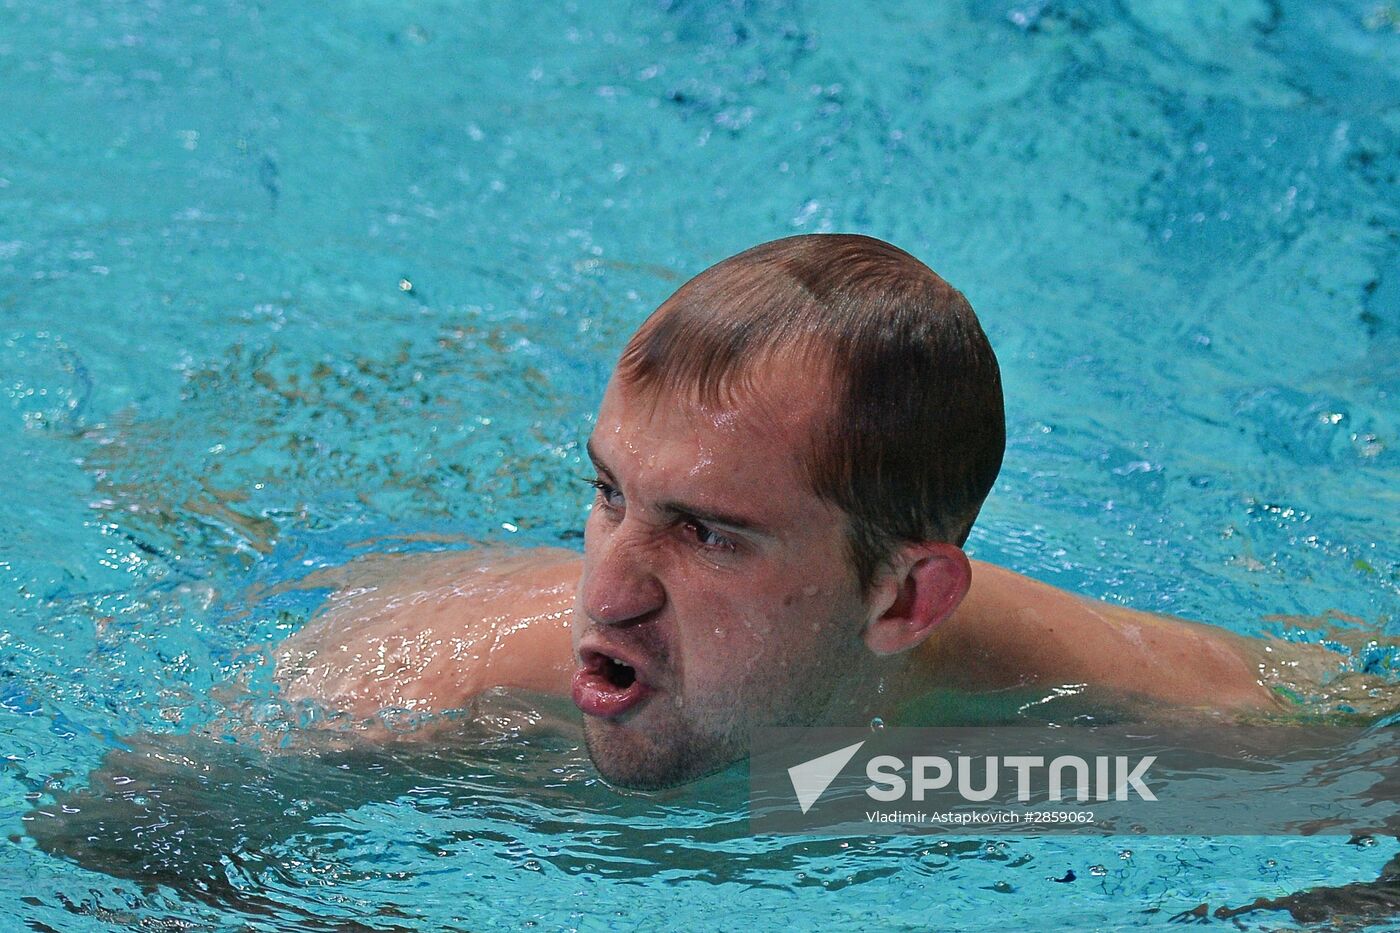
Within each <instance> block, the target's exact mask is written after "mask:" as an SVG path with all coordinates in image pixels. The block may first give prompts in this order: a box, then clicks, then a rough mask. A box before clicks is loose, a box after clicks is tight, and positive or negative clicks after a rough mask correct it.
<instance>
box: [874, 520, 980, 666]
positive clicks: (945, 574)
mask: <svg viewBox="0 0 1400 933" xmlns="http://www.w3.org/2000/svg"><path fill="white" fill-rule="evenodd" d="M892 565H893V566H892V569H891V571H890V572H889V574H888V576H887V577H886V578H885V579H883V580H881V581H880V582H879V583H877V584H876V585H875V587H874V593H873V598H872V599H871V611H872V616H871V619H870V621H869V622H867V623H866V626H865V631H864V632H862V633H861V638H862V639H863V640H864V641H865V646H866V647H867V648H869V649H870V650H871V651H873V652H875V653H876V654H878V655H893V654H899V653H900V652H903V651H909V650H910V649H912V648H915V647H917V646H918V645H919V644H920V643H922V642H923V640H924V639H925V638H928V637H929V635H930V634H932V632H933V629H934V627H935V626H936V625H938V624H939V623H940V622H942V621H944V620H945V619H947V618H948V617H949V616H951V615H952V614H953V611H954V610H955V609H957V608H958V604H959V603H961V602H962V601H963V597H964V596H966V595H967V591H968V589H969V588H970V587H971V586H972V565H971V564H970V563H969V562H968V559H967V555H966V554H964V553H963V551H962V548H960V547H957V546H956V545H953V544H947V543H943V542H929V543H925V544H916V545H910V546H908V547H906V548H903V549H901V550H900V551H899V553H898V554H896V555H895V559H894V561H892Z"/></svg>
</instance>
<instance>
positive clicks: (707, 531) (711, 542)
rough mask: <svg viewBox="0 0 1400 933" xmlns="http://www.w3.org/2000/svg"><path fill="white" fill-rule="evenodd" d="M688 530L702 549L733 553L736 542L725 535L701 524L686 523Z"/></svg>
mask: <svg viewBox="0 0 1400 933" xmlns="http://www.w3.org/2000/svg"><path fill="white" fill-rule="evenodd" d="M685 527H686V530H687V531H689V532H690V533H691V534H692V535H694V536H695V541H696V543H697V544H699V545H700V546H701V547H703V548H706V549H707V550H711V551H732V550H734V542H733V541H732V540H730V539H729V538H726V537H725V536H724V535H722V534H720V533H719V532H718V531H715V530H714V529H713V528H709V527H707V526H705V525H702V524H701V523H700V522H686V524H685Z"/></svg>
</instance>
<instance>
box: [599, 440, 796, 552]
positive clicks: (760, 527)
mask: <svg viewBox="0 0 1400 933" xmlns="http://www.w3.org/2000/svg"><path fill="white" fill-rule="evenodd" d="M584 449H585V450H587V451H588V459H589V460H592V461H593V466H594V467H595V468H596V469H597V470H598V472H599V473H601V474H603V475H604V476H607V477H612V476H613V471H612V470H610V469H608V465H607V464H606V463H604V462H603V460H602V458H601V457H600V456H599V455H598V450H597V448H595V447H594V446H593V439H592V438H589V439H588V443H587V444H585V445H584ZM656 507H657V509H658V511H660V512H663V513H665V514H667V515H671V516H675V517H680V518H693V519H696V520H697V521H699V522H701V523H702V524H705V525H719V526H721V527H724V528H730V529H733V530H734V531H743V532H748V533H749V534H753V535H759V536H762V537H770V536H771V535H772V532H770V531H769V530H768V528H767V526H765V525H764V524H763V523H762V522H758V521H755V520H754V519H751V518H748V517H747V516H744V515H736V514H735V513H733V512H721V511H716V510H714V509H706V508H701V507H700V506H694V505H688V504H686V503H684V502H676V501H674V500H671V501H666V502H659V503H657V506H656Z"/></svg>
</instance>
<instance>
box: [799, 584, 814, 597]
mask: <svg viewBox="0 0 1400 933" xmlns="http://www.w3.org/2000/svg"><path fill="white" fill-rule="evenodd" d="M817 592H818V591H817V585H816V584H815V583H809V584H807V585H806V586H804V587H803V588H802V595H803V596H809V597H810V596H816V595H817Z"/></svg>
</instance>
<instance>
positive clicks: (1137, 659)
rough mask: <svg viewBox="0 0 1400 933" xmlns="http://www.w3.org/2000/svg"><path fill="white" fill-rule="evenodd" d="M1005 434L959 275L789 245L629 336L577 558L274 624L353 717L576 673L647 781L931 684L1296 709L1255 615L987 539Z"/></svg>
mask: <svg viewBox="0 0 1400 933" xmlns="http://www.w3.org/2000/svg"><path fill="white" fill-rule="evenodd" d="M1004 446H1005V426H1004V416H1003V409H1002V393H1001V380H1000V373H999V369H998V366H997V361H996V357H995V356H994V355H993V353H992V349H991V347H990V346H989V345H988V343H987V339H986V337H985V335H984V334H983V332H982V328H981V326H980V325H979V323H978V321H977V318H976V316H975V315H974V314H973V311H972V308H971V307H970V306H969V305H968V303H967V301H966V300H965V299H964V298H963V296H962V294H960V293H959V292H958V291H956V290H955V289H954V288H952V287H951V286H950V285H948V284H947V283H946V282H944V281H943V279H941V278H940V277H939V276H937V275H936V274H935V273H934V272H933V271H932V270H930V269H929V268H928V267H927V266H925V265H924V264H923V263H921V262H919V261H918V260H917V259H915V258H914V257H912V256H910V255H909V254H907V253H905V252H903V251H901V250H899V249H896V248H895V247H893V246H891V245H889V244H887V243H884V242H881V241H879V240H875V239H871V238H869V237H863V236H853V235H813V236H800V237H792V238H788V239H783V240H778V241H775V242H772V243H766V244H763V245H761V246H758V247H755V248H753V249H750V250H748V251H746V252H744V253H741V254H739V255H737V256H734V257H732V258H730V259H727V260H725V261H723V262H721V263H719V264H718V265H716V266H714V267H712V268H710V269H708V270H706V271H704V272H702V273H701V274H700V275H698V276H696V277H695V278H694V279H692V280H691V281H689V282H687V283H686V284H685V285H684V286H682V287H681V288H680V290H679V291H677V292H676V293H675V294H674V295H673V296H672V297H671V298H669V299H668V300H667V301H666V302H665V303H664V304H662V305H661V307H660V308H659V309H657V311H656V312H655V313H654V314H652V316H651V317H650V318H648V319H647V321H646V322H645V323H644V324H643V325H642V326H641V328H640V329H639V330H638V331H637V333H636V334H635V335H634V336H633V337H632V339H631V341H630V342H629V343H628V344H627V347H626V348H625V349H624V351H623V353H622V357H621V360H620V361H619V363H618V365H617V368H616V370H615V371H614V373H613V375H612V378H611V380H610V381H609V383H608V386H607V390H606V392H605V394H604V396H603V401H602V405H601V407H600V409H599V412H598V417H597V421H596V425H595V428H594V430H593V434H592V437H591V438H590V440H589V442H588V455H589V458H590V459H591V460H592V463H593V467H594V470H595V471H596V477H595V479H594V486H595V487H596V498H595V500H594V504H593V509H592V512H591V513H590V516H589V518H588V522H587V527H586V531H585V536H584V551H583V555H582V558H581V559H580V557H579V556H578V555H576V554H574V553H572V552H568V551H562V550H552V549H547V550H540V551H533V552H525V553H514V554H508V555H499V554H497V555H493V554H491V553H489V552H475V553H471V552H468V553H461V552H458V553H449V554H439V555H427V556H425V555H415V556H412V557H405V558H400V559H391V560H383V561H380V562H379V563H378V564H376V565H370V566H365V567H362V568H359V569H358V571H357V573H358V576H356V574H355V573H354V572H352V574H351V576H350V577H349V578H348V579H346V580H344V582H343V586H342V587H341V589H340V591H339V592H338V593H337V594H335V595H334V596H333V597H332V598H331V600H330V602H329V605H328V608H327V610H326V611H325V612H324V613H322V615H321V616H320V617H319V618H318V619H317V620H315V621H313V622H312V623H311V624H309V625H308V626H307V627H306V628H305V629H304V630H303V631H301V632H299V633H298V634H297V635H295V636H294V637H293V638H291V639H290V640H289V641H288V642H287V643H286V644H285V645H284V646H282V647H281V648H280V649H279V652H278V661H279V678H280V679H281V681H282V683H283V685H284V689H285V692H286V694H287V695H288V696H289V697H291V698H293V699H297V698H309V699H313V700H315V701H317V702H318V703H321V704H324V705H326V706H330V707H334V708H339V709H343V710H346V711H348V712H351V713H353V714H355V715H360V716H369V715H372V714H373V713H375V712H376V711H378V710H380V709H383V708H386V707H401V708H408V709H414V710H420V711H435V710H447V709H453V708H460V707H464V706H466V705H468V703H469V702H470V701H471V699H472V698H473V697H475V696H477V695H478V694H480V693H482V692H483V691H485V690H488V689H491V688H494V687H507V688H520V689H524V690H532V691H539V692H545V693H552V694H559V695H569V696H571V697H572V699H573V702H574V704H575V705H576V706H577V707H578V708H579V710H581V711H582V713H583V718H584V730H585V736H586V739H587V744H588V748H589V753H590V755H591V756H592V758H593V761H594V763H595V765H596V766H597V768H598V770H599V772H600V773H601V774H602V775H603V776H604V777H605V778H607V779H608V780H609V781H611V782H614V783H616V784H619V785H623V786H630V787H643V788H648V787H650V788H654V787H663V786H669V785H673V784H679V783H683V782H686V781H689V780H692V779H695V778H697V777H699V776H701V775H704V774H707V773H710V772H713V771H715V770H718V769H720V768H723V767H725V766H727V765H729V764H731V763H732V762H735V761H737V760H739V759H742V758H743V757H745V756H746V755H747V754H748V742H749V738H748V736H749V733H750V730H751V729H753V728H755V727H759V726H769V725H812V724H828V725H855V724H864V723H867V722H869V721H870V720H871V719H872V717H875V716H883V717H886V718H887V719H890V718H892V717H894V716H896V715H897V714H898V711H899V710H900V708H901V707H903V706H906V705H908V704H910V703H912V702H914V701H915V700H917V699H918V698H919V697H922V696H926V695H930V694H939V693H980V692H991V691H1011V690H1022V689H1029V690H1037V691H1040V692H1041V693H1045V692H1046V691H1054V690H1056V689H1060V690H1068V691H1070V692H1075V691H1085V692H1088V693H1090V694H1092V695H1094V696H1095V697H1096V698H1097V700H1099V701H1101V702H1105V703H1111V704H1112V703H1121V704H1124V705H1128V706H1134V705H1136V706H1138V707H1143V706H1148V707H1151V708H1154V709H1156V710H1174V711H1181V712H1183V713H1184V712H1185V711H1187V710H1202V709H1209V710H1215V711H1223V712H1225V713H1227V714H1234V713H1241V712H1246V711H1254V710H1261V711H1262V710H1270V709H1273V708H1275V707H1276V705H1277V701H1276V700H1275V699H1274V697H1273V695H1272V694H1271V692H1270V691H1269V690H1268V689H1266V688H1265V687H1264V685H1263V684H1262V682H1261V677H1260V669H1259V661H1260V658H1259V657H1258V656H1257V655H1256V653H1255V651H1254V649H1252V648H1251V647H1250V643H1249V642H1248V640H1247V639H1244V638H1240V637H1238V636H1234V635H1232V634H1230V633H1228V632H1225V631H1223V630H1220V629H1217V628H1213V627H1210V626H1206V625H1200V624H1196V623H1190V622H1185V621H1181V620H1177V619H1168V618H1165V617H1160V616H1155V615H1150V614H1147V613H1142V612H1136V611H1132V610H1128V609H1124V608H1121V607H1116V606H1109V605H1105V604H1101V603H1095V602H1090V601H1086V600H1083V599H1080V598H1078V597H1075V596H1072V595H1071V594H1069V593H1066V592H1063V591H1060V590H1057V589H1055V588H1053V587H1050V586H1047V585H1045V584H1042V583H1038V582H1036V581H1033V580H1030V579H1028V578H1025V577H1022V576H1019V575H1017V574H1015V573H1012V572H1010V571H1007V570H1004V569H1001V568H998V567H995V566H992V565H989V564H985V563H978V562H972V561H970V560H969V559H968V558H967V556H966V555H965V554H964V552H963V550H962V545H963V543H964V542H965V541H966V540H967V536H968V532H969V530H970V528H971V527H972V523H973V520H974V519H975V518H976V517H977V513H978V511H979V509H980V508H981V505H982V502H983V500H984V498H985V497H986V495H987V493H988V491H989V490H990V489H991V487H992V483H993V480H994V479H995V478H996V474H997V471H998V469H999V468H1000V465H1001V460H1002V453H1003V448H1004ZM351 569H352V571H355V568H353V567H352V568H351Z"/></svg>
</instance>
